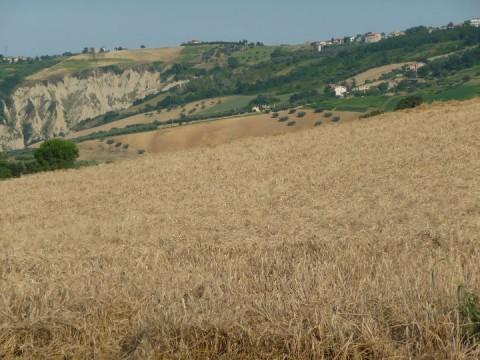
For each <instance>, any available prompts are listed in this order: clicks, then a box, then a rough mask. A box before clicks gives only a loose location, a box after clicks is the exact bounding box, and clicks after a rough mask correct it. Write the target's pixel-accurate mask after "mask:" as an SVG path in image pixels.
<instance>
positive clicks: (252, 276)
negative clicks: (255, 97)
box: [0, 100, 480, 359]
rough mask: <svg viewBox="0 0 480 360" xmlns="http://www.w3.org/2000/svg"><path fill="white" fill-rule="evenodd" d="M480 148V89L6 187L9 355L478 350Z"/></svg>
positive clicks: (0, 337) (3, 339) (413, 354)
mask: <svg viewBox="0 0 480 360" xmlns="http://www.w3.org/2000/svg"><path fill="white" fill-rule="evenodd" d="M192 127H193V126H192ZM479 144H480V101H479V100H473V101H468V102H463V103H445V104H436V105H434V106H424V107H423V108H421V109H417V110H410V111H403V112H396V113H390V114H385V115H382V116H379V117H375V118H370V119H363V120H359V121H354V122H349V123H345V124H342V123H341V122H340V123H339V124H338V126H326V127H317V128H315V129H311V130H308V131H302V132H296V133H292V134H287V135H281V136H274V137H267V138H251V139H244V140H241V141H238V142H234V143H231V144H225V145H218V146H215V147H213V148H208V147H202V148H198V149H193V150H189V151H179V152H172V153H164V154H161V155H146V156H145V157H143V158H141V159H137V160H135V161H124V162H121V163H118V164H111V165H100V166H97V167H90V168H84V169H81V170H69V171H56V172H51V173H43V174H37V175H32V176H26V177H23V178H20V179H15V180H7V181H3V182H0V193H1V194H2V195H3V196H2V201H1V202H0V214H2V215H1V216H0V228H1V229H2V231H1V232H0V246H1V247H2V259H1V265H0V288H1V289H2V296H1V297H0V308H1V309H2V311H1V312H0V323H1V324H2V327H1V330H0V357H2V356H3V357H5V358H7V359H9V358H14V357H15V358H24V359H31V358H56V357H66V358H93V357H95V358H125V359H135V358H191V359H207V358H209V359H232V358H238V359H252V358H255V359H286V358H288V359H313V358H318V359H321V358H328V359H332V358H338V359H361V358H368V359H386V358H402V359H404V358H412V359H413V358H416V359H418V358H422V359H477V358H478V357H480V345H479V343H478V338H475V337H474V336H475V334H476V335H478V327H475V325H472V321H476V320H475V311H479V310H478V309H479V307H480V304H479V303H478V301H477V300H475V299H476V298H475V296H474V295H471V294H470V292H473V293H477V294H478V293H479V291H480V271H479V265H478V259H479V257H480V250H479V249H480V248H479V246H478V234H479V233H480V223H479V222H478V219H479V216H480V205H479V198H478V195H479V194H480V184H479V182H478V179H479V178H480V154H479ZM476 339H477V340H476Z"/></svg>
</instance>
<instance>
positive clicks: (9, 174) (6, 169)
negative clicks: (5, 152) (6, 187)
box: [0, 161, 13, 179]
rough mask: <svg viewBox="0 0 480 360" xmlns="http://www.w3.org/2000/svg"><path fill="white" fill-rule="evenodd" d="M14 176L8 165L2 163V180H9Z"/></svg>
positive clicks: (0, 176) (0, 172)
mask: <svg viewBox="0 0 480 360" xmlns="http://www.w3.org/2000/svg"><path fill="white" fill-rule="evenodd" d="M12 176H13V174H12V171H11V170H10V167H9V166H8V164H7V163H6V162H4V161H0V179H8V178H11V177H12Z"/></svg>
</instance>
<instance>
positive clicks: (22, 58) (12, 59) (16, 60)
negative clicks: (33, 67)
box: [0, 56, 34, 64]
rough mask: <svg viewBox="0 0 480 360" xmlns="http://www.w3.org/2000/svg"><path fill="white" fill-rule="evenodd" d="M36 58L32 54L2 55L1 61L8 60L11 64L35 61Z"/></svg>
mask: <svg viewBox="0 0 480 360" xmlns="http://www.w3.org/2000/svg"><path fill="white" fill-rule="evenodd" d="M33 60H34V59H33V58H32V57H30V56H5V57H0V61H3V62H7V63H9V64H17V63H20V62H24V61H33Z"/></svg>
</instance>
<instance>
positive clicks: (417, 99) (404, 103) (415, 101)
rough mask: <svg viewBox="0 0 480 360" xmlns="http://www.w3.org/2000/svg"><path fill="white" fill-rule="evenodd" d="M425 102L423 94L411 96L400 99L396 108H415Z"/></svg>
mask: <svg viewBox="0 0 480 360" xmlns="http://www.w3.org/2000/svg"><path fill="white" fill-rule="evenodd" d="M422 103H423V98H422V97H421V96H409V97H406V98H403V99H402V100H400V101H399V102H398V104H397V106H396V107H395V110H403V109H413V108H415V107H417V106H419V105H421V104H422Z"/></svg>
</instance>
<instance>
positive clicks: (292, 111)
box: [288, 109, 297, 114]
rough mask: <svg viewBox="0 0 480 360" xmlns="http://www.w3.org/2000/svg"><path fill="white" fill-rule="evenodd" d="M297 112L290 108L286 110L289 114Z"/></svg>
mask: <svg viewBox="0 0 480 360" xmlns="http://www.w3.org/2000/svg"><path fill="white" fill-rule="evenodd" d="M296 112H297V109H290V110H289V111H288V113H289V114H295V113H296Z"/></svg>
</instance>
